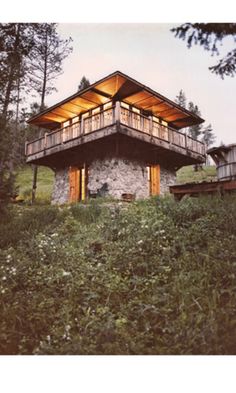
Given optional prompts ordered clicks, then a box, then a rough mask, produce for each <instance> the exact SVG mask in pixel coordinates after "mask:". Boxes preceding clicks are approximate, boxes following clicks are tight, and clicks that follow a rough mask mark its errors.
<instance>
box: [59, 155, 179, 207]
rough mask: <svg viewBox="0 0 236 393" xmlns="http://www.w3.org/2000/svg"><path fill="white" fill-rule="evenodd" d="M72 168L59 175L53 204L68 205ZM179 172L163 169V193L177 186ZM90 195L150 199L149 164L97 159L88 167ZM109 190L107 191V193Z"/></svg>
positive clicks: (161, 188) (161, 184)
mask: <svg viewBox="0 0 236 393" xmlns="http://www.w3.org/2000/svg"><path fill="white" fill-rule="evenodd" d="M68 173H69V168H65V169H62V170H58V171H57V172H56V173H55V183H54V189H53V194H52V203H53V204H63V203H67V202H68V200H69V175H68ZM175 179H176V175H175V172H174V171H172V170H169V169H166V168H164V167H161V174H160V193H161V195H164V194H165V193H167V192H169V186H170V185H173V184H175ZM87 186H88V192H89V194H97V193H98V192H99V191H100V190H103V195H110V196H112V197H114V198H118V199H120V198H121V197H122V194H124V193H128V194H134V195H135V198H136V199H144V198H148V197H149V181H148V170H147V165H146V164H145V163H143V162H140V161H133V160H129V159H124V158H106V159H103V160H94V161H93V162H92V163H91V164H90V165H89V167H88V184H87ZM104 190H105V192H104Z"/></svg>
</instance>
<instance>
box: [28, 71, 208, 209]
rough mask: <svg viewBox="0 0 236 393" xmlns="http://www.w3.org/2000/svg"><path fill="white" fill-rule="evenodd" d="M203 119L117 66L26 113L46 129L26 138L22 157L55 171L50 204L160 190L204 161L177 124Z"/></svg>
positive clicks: (201, 149) (138, 195) (199, 147)
mask: <svg viewBox="0 0 236 393" xmlns="http://www.w3.org/2000/svg"><path fill="white" fill-rule="evenodd" d="M203 121H204V120H203V119H201V118H200V117H199V116H197V115H195V114H193V113H191V112H189V111H188V110H187V109H185V108H182V107H180V106H179V105H177V104H176V103H175V102H173V101H171V100H169V99H168V98H166V97H164V96H162V95H161V94H159V93H157V92H156V91H154V90H152V89H150V88H148V87H146V86H144V85H143V84H141V83H139V82H137V81H136V80H134V79H133V78H130V77H129V76H127V75H125V74H123V73H121V72H120V71H116V72H114V73H112V74H110V75H108V76H106V77H105V78H103V79H101V80H99V81H98V82H95V83H94V84H92V85H91V86H89V87H88V88H86V89H84V90H81V91H78V92H77V93H75V94H74V95H72V96H70V97H68V98H66V99H65V100H63V101H61V102H59V103H57V104H55V105H53V106H52V107H50V108H47V109H46V110H44V111H43V112H41V113H39V114H38V115H36V116H34V117H32V118H31V119H29V123H30V124H34V125H37V126H39V127H40V128H43V129H46V130H47V132H46V133H45V135H44V136H43V137H41V138H38V139H36V140H34V141H31V142H27V143H26V147H25V154H26V161H27V163H28V164H37V165H44V166H47V167H49V168H51V169H53V170H54V172H55V183H54V189H53V194H52V203H59V204H61V203H66V202H76V201H80V200H84V199H85V198H87V197H89V196H92V197H96V196H97V195H111V196H113V197H115V198H122V195H123V194H131V195H133V196H134V197H135V198H147V197H149V196H150V195H159V194H160V195H163V194H164V193H166V192H168V187H169V185H171V184H174V183H175V176H176V175H175V173H176V170H177V169H179V168H181V167H182V166H184V165H191V164H199V163H203V162H204V161H205V146H204V144H203V143H202V142H200V141H197V140H195V139H192V138H191V137H190V136H188V135H186V133H182V132H181V131H180V130H181V129H182V128H184V127H188V126H192V125H195V124H200V123H202V122H203Z"/></svg>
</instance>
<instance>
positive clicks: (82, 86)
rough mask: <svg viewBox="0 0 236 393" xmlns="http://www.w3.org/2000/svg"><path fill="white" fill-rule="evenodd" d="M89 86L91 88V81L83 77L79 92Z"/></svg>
mask: <svg viewBox="0 0 236 393" xmlns="http://www.w3.org/2000/svg"><path fill="white" fill-rule="evenodd" d="M89 86H90V82H89V80H88V79H87V78H86V77H85V76H83V77H82V79H81V81H80V84H79V86H78V90H83V89H86V88H87V87H89Z"/></svg>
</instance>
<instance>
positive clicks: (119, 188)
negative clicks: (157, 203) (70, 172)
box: [88, 158, 149, 199]
mask: <svg viewBox="0 0 236 393" xmlns="http://www.w3.org/2000/svg"><path fill="white" fill-rule="evenodd" d="M101 188H102V189H107V192H106V193H107V195H111V196H113V197H114V198H121V195H122V194H124V193H130V194H135V196H136V198H137V199H139V198H147V197H148V196H149V189H148V173H147V168H146V165H145V163H141V162H139V161H131V160H128V159H122V158H106V159H104V160H102V161H101V160H95V161H93V162H92V163H91V164H90V166H89V175H88V189H89V191H90V192H91V193H96V192H97V191H98V190H100V189H101Z"/></svg>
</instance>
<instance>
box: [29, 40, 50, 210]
mask: <svg viewBox="0 0 236 393" xmlns="http://www.w3.org/2000/svg"><path fill="white" fill-rule="evenodd" d="M47 60H48V37H47V32H46V37H45V58H44V73H43V84H42V93H41V104H40V112H41V111H42V110H43V109H44V105H45V101H44V100H45V95H46V85H47ZM41 136H43V131H42V130H40V131H39V138H40V137H41ZM37 177H38V166H37V165H34V166H33V185H32V199H31V201H32V204H34V203H35V199H36V189H37Z"/></svg>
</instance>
